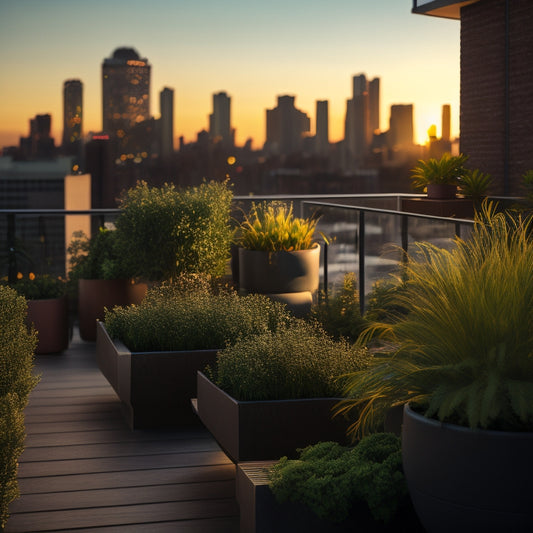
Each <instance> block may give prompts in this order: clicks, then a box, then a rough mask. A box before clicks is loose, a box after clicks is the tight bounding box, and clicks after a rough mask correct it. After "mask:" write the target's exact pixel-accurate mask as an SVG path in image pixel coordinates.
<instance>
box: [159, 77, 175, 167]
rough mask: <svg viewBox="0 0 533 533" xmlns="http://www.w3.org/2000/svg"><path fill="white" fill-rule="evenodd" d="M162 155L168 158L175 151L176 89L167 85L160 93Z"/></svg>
mask: <svg viewBox="0 0 533 533" xmlns="http://www.w3.org/2000/svg"><path fill="white" fill-rule="evenodd" d="M159 112H160V113H161V119H160V132H161V157H163V158H165V159H168V158H169V157H170V156H172V154H173V153H174V91H173V90H172V89H169V88H168V87H165V88H164V89H163V90H162V91H161V92H160V93H159Z"/></svg>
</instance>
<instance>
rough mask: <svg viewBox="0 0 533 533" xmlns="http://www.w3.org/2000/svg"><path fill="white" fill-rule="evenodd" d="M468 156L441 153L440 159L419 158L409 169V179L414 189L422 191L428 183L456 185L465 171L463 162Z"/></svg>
mask: <svg viewBox="0 0 533 533" xmlns="http://www.w3.org/2000/svg"><path fill="white" fill-rule="evenodd" d="M467 159H468V156H466V155H463V154H461V155H458V156H452V155H451V154H449V153H445V154H443V156H442V157H441V158H440V159H435V158H430V159H428V160H427V161H423V160H422V159H420V160H419V161H418V165H417V166H416V167H415V168H413V169H412V171H411V180H412V185H413V189H414V190H415V191H423V190H424V189H425V188H426V187H427V185H428V184H430V183H435V184H441V185H457V184H458V179H459V178H460V177H461V176H463V174H464V173H465V168H464V164H465V163H466V160H467Z"/></svg>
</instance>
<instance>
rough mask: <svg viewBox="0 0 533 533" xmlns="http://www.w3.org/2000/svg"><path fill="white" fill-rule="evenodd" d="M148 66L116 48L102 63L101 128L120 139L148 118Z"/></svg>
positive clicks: (132, 53) (131, 52)
mask: <svg viewBox="0 0 533 533" xmlns="http://www.w3.org/2000/svg"><path fill="white" fill-rule="evenodd" d="M150 68H151V67H150V65H149V64H148V60H147V59H142V58H141V57H140V56H139V54H138V53H137V51H136V50H134V49H133V48H117V49H116V50H115V51H114V52H113V56H112V57H109V58H106V59H104V62H103V63H102V125H103V130H104V131H105V132H106V133H108V134H109V135H110V136H111V138H112V139H116V138H118V139H123V138H124V137H125V136H126V135H127V134H128V132H130V131H131V130H132V129H133V128H134V127H135V126H136V125H138V124H139V123H141V122H143V121H145V120H148V119H149V118H150Z"/></svg>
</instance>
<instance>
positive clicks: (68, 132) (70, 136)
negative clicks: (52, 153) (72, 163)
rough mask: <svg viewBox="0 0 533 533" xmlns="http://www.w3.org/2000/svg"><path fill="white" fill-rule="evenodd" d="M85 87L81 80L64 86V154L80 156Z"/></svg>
mask: <svg viewBox="0 0 533 533" xmlns="http://www.w3.org/2000/svg"><path fill="white" fill-rule="evenodd" d="M82 99H83V85H82V83H81V81H80V80H67V81H65V83H64V84H63V142H62V144H61V148H62V151H63V153H64V154H66V155H74V156H79V155H80V150H81V139H82V132H83V129H82V128H83V121H82V119H83V101H82Z"/></svg>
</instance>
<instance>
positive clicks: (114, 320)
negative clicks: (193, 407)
mask: <svg viewBox="0 0 533 533" xmlns="http://www.w3.org/2000/svg"><path fill="white" fill-rule="evenodd" d="M289 319H290V315H289V313H288V311H287V310H286V308H285V306H284V305H283V304H281V303H279V302H273V301H272V300H270V299H269V298H268V297H266V296H264V295H259V294H256V295H248V296H239V295H238V294H237V293H236V292H235V291H233V290H231V289H221V290H218V291H214V290H213V289H212V288H211V286H210V285H209V283H208V282H206V281H202V278H198V277H193V278H188V279H187V278H185V277H184V276H181V277H180V278H178V280H177V282H176V283H169V284H163V285H162V286H161V287H154V288H151V289H149V290H148V293H147V295H146V297H145V298H144V300H143V301H142V302H141V303H140V305H138V306H135V305H132V306H129V307H115V308H114V309H113V310H106V314H105V326H106V329H107V330H108V332H109V334H110V335H111V337H112V338H116V339H120V340H121V341H122V342H123V343H124V344H125V345H126V346H127V347H128V348H129V349H130V350H131V351H132V352H142V351H158V350H172V351H176V350H198V349H214V348H222V347H224V346H225V345H226V344H228V343H232V342H235V341H236V340H237V338H239V337H245V336H248V335H253V334H256V333H260V332H263V331H266V330H268V329H275V328H277V327H279V326H280V324H283V323H285V322H286V321H288V320H289Z"/></svg>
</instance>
